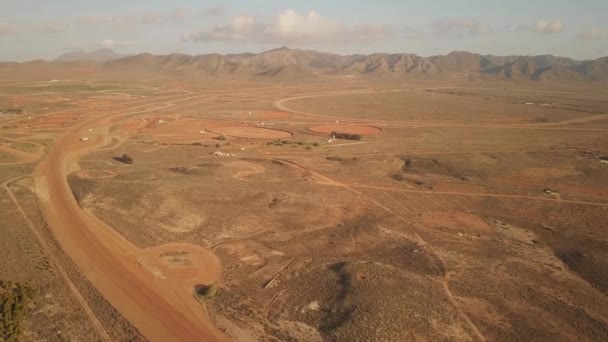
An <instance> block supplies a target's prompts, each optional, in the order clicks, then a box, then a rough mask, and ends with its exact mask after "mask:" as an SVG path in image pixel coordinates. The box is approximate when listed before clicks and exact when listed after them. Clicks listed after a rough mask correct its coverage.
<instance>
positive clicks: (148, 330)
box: [34, 117, 226, 341]
mask: <svg viewBox="0 0 608 342" xmlns="http://www.w3.org/2000/svg"><path fill="white" fill-rule="evenodd" d="M113 120H115V118H114V117H107V118H104V121H105V123H106V124H108V123H110V122H112V121H113ZM87 123H88V124H89V125H92V124H93V122H91V121H89V122H87ZM84 124H85V123H83V124H82V125H80V126H84ZM100 125H103V122H96V123H95V126H97V127H99V126H100ZM78 128H80V129H81V128H82V127H76V128H75V129H72V130H70V131H68V132H66V134H65V135H64V136H62V137H60V138H58V139H57V140H56V141H55V144H54V145H53V146H52V147H51V148H50V149H49V151H48V154H47V155H46V157H45V158H44V159H43V161H42V162H41V163H40V164H39V165H38V166H37V168H36V177H35V178H34V179H35V183H36V193H37V195H38V199H39V203H40V207H41V211H42V213H43V214H44V216H45V218H46V221H47V222H48V224H49V227H50V228H51V230H52V232H53V234H54V235H55V236H56V237H57V240H58V241H59V242H60V243H61V246H62V248H63V249H64V250H65V251H66V253H67V254H68V255H69V256H70V257H71V258H72V260H74V262H76V264H77V265H78V267H79V268H80V269H81V270H82V271H83V273H84V275H85V276H86V277H87V278H88V279H89V280H90V281H91V282H92V283H93V284H95V287H96V288H97V289H98V290H99V291H100V292H101V293H102V295H103V296H104V297H105V298H106V299H107V300H108V301H109V302H110V303H111V304H112V305H113V306H114V307H115V308H116V309H117V310H118V311H120V312H121V313H122V314H123V315H124V316H125V318H126V319H128V320H129V321H130V322H132V323H133V324H134V325H135V326H136V327H137V328H138V329H139V330H140V331H141V332H142V334H144V335H145V336H146V337H147V338H149V339H152V340H158V341H174V340H182V341H217V340H225V339H226V337H225V336H224V335H223V334H222V333H221V332H220V331H218V330H217V329H216V328H215V327H213V325H212V324H211V323H210V322H209V321H208V317H207V315H206V312H205V310H204V308H203V307H202V306H201V304H200V303H199V302H198V301H196V300H195V299H194V297H193V295H192V291H193V289H186V288H183V285H182V284H180V286H179V287H178V288H176V283H177V282H178V280H176V279H175V278H172V277H167V279H164V280H163V279H159V278H157V277H156V276H155V275H154V274H152V273H150V271H149V270H146V269H145V268H144V267H142V265H141V264H140V263H139V262H138V259H139V258H140V257H141V256H142V255H144V256H145V255H146V253H147V251H146V250H144V251H142V250H140V249H139V248H137V247H136V246H134V245H133V244H131V243H130V242H129V241H128V240H126V239H125V238H124V237H123V236H121V235H120V234H118V233H117V232H116V231H115V230H114V229H112V228H111V227H108V226H107V225H106V224H105V223H103V222H101V221H100V220H99V219H97V218H96V217H95V216H93V215H91V214H90V213H87V212H86V211H83V210H81V208H80V207H79V206H78V203H77V202H76V200H75V199H74V196H73V195H72V193H71V189H70V188H69V185H68V184H67V182H66V178H67V175H66V172H67V170H68V168H69V165H70V164H73V163H74V162H76V161H77V160H78V158H79V157H80V156H82V155H84V154H86V153H87V152H88V151H89V150H91V149H93V148H95V147H99V146H104V145H107V144H108V143H109V138H110V137H109V136H107V135H105V134H104V135H103V137H102V136H100V135H93V136H92V137H91V140H90V142H89V143H88V144H81V143H80V142H79V140H78V138H79V136H80V130H79V129H78ZM160 248H162V247H160ZM192 248H193V249H196V247H192ZM198 248H200V247H198ZM209 253H211V252H209ZM199 254H201V253H197V255H199ZM201 263H203V264H204V265H213V262H209V261H207V259H205V260H202V261H201ZM206 271H207V270H206V269H203V270H200V272H206ZM209 271H210V273H206V274H205V276H204V277H203V280H205V281H209V280H210V279H211V278H213V277H214V276H215V275H217V269H215V268H212V269H210V270H209Z"/></svg>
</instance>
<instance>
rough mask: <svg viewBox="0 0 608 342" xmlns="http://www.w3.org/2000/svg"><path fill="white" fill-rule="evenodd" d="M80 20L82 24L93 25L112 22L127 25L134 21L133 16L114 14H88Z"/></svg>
mask: <svg viewBox="0 0 608 342" xmlns="http://www.w3.org/2000/svg"><path fill="white" fill-rule="evenodd" d="M78 22H79V23H80V24H81V25H87V26H93V25H100V24H110V25H112V26H115V27H117V26H125V25H129V24H132V23H133V17H129V16H113V15H86V16H83V17H81V18H80V19H79V20H78Z"/></svg>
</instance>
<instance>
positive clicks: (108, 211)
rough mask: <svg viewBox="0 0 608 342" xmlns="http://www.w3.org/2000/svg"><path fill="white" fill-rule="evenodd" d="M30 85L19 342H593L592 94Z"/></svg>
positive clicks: (4, 127) (595, 202)
mask: <svg viewBox="0 0 608 342" xmlns="http://www.w3.org/2000/svg"><path fill="white" fill-rule="evenodd" d="M30 78H31V77H30ZM30 78H28V81H27V82H24V81H20V80H19V79H17V78H15V79H14V80H4V82H3V83H2V84H1V85H0V110H2V109H11V108H22V109H24V111H23V112H22V113H13V112H10V111H4V112H2V113H3V114H1V115H0V183H1V184H2V187H1V189H0V190H1V191H0V203H2V206H0V228H1V229H2V237H1V238H0V244H1V246H2V247H1V248H0V257H1V258H2V260H3V263H1V264H0V281H2V283H0V284H3V286H4V284H8V282H10V284H20V285H21V286H26V287H27V288H31V289H32V291H30V292H28V294H27V296H24V298H23V300H24V301H25V302H26V308H25V314H24V315H23V317H17V316H16V317H17V318H15V319H18V320H19V322H17V323H14V322H13V324H18V325H19V327H18V329H17V330H15V332H13V335H12V336H13V337H15V336H16V338H17V339H18V340H48V341H55V340H57V341H60V340H74V341H77V340H86V341H119V340H120V341H124V340H158V341H169V340H184V341H195V340H202V341H206V340H208V341H211V340H236V341H256V340H260V341H409V340H420V341H428V340H457V341H484V340H485V341H522V340H527V341H531V340H535V341H556V340H577V341H602V340H604V341H605V340H608V231H607V230H606V218H607V217H608V91H607V90H606V89H607V88H601V87H599V88H598V87H595V86H593V85H592V84H589V83H571V84H569V83H566V84H564V83H560V84H553V85H552V84H551V83H542V82H499V81H496V82H473V81H469V82H452V83H448V82H441V81H424V80H419V81H412V82H409V81H408V82H407V83H406V84H404V83H403V82H396V81H382V82H380V81H373V82H372V81H369V80H368V81H366V80H363V79H357V78H352V79H343V78H337V77H336V78H331V77H327V79H326V80H324V81H323V82H301V83H296V82H280V83H279V82H271V81H259V82H251V81H248V82H245V81H234V80H222V79H219V78H218V79H213V80H209V81H206V82H194V81H190V80H169V79H154V80H150V79H149V78H145V77H143V76H142V77H139V78H138V77H137V75H133V77H132V80H131V81H129V82H127V81H116V80H109V79H101V78H100V79H95V78H93V79H92V80H91V79H87V80H82V79H77V78H74V79H70V80H61V82H60V83H59V84H48V83H47V82H46V80H43V79H40V80H36V81H33V80H30ZM333 131H336V132H339V133H350V134H359V135H360V139H359V140H343V139H332V137H331V136H330V135H331V132H333ZM125 154H127V155H129V156H131V157H132V159H133V163H132V164H128V163H125V162H124V159H122V157H121V156H123V155H125ZM211 284H215V285H217V287H218V291H217V294H216V295H215V296H213V298H206V299H201V298H198V297H197V295H196V293H195V288H197V286H201V285H204V286H207V285H211ZM11 286H12V285H11ZM4 287H6V288H7V289H8V290H7V289H5V288H4ZM4 287H3V288H2V289H0V294H3V293H6V292H7V291H12V290H11V287H10V286H4ZM25 297H27V298H25ZM15 334H18V335H15ZM0 339H1V338H0Z"/></svg>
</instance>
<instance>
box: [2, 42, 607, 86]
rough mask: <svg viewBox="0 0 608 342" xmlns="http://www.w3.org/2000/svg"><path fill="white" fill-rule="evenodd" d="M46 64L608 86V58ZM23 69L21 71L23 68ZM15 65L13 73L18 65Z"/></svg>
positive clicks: (163, 59)
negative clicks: (579, 59)
mask: <svg viewBox="0 0 608 342" xmlns="http://www.w3.org/2000/svg"><path fill="white" fill-rule="evenodd" d="M36 62H37V63H40V61H36ZM29 63H34V62H29ZM45 63H46V64H61V65H62V66H64V67H66V68H69V67H71V66H73V65H74V63H79V64H77V65H78V66H79V67H82V63H88V64H93V65H94V66H95V68H99V69H100V70H101V71H102V72H103V71H107V72H119V73H125V72H128V71H142V72H149V73H154V74H166V75H171V76H185V77H195V78H198V77H212V76H218V77H247V78H276V79H286V80H293V79H314V78H321V77H324V76H338V77H366V78H381V79H407V78H457V79H471V80H501V79H502V80H515V81H518V80H529V81H547V82H548V81H563V82H566V81H579V82H608V57H603V58H599V59H595V60H585V61H577V60H573V59H570V58H565V57H556V56H552V55H539V56H503V57H501V56H492V55H481V54H476V53H470V52H465V51H455V52H451V53H449V54H447V55H439V56H431V57H421V56H418V55H415V54H408V53H397V54H388V53H374V54H369V55H361V54H356V55H338V54H333V53H324V52H318V51H311V50H300V49H289V48H287V47H282V48H278V49H273V50H268V51H265V52H262V53H258V54H254V53H241V54H227V55H221V54H205V55H185V54H178V53H174V54H170V55H153V54H149V53H141V54H138V55H131V56H122V55H119V54H117V53H115V52H114V51H112V50H110V49H103V50H97V51H91V52H85V51H78V52H74V53H68V54H64V55H62V56H60V57H58V58H57V59H56V60H55V61H53V62H45ZM5 64H6V63H5ZM25 64H27V63H21V64H20V65H19V66H20V67H22V68H23V67H25ZM12 65H13V68H14V67H16V66H17V63H14V64H12Z"/></svg>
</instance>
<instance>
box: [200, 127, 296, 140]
mask: <svg viewBox="0 0 608 342" xmlns="http://www.w3.org/2000/svg"><path fill="white" fill-rule="evenodd" d="M209 131H210V132H212V133H216V134H221V135H227V136H229V137H235V138H246V139H281V138H289V137H291V135H292V134H291V133H290V132H287V131H280V130H277V129H269V128H260V127H250V126H233V127H217V128H213V129H212V130H209Z"/></svg>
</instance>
